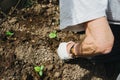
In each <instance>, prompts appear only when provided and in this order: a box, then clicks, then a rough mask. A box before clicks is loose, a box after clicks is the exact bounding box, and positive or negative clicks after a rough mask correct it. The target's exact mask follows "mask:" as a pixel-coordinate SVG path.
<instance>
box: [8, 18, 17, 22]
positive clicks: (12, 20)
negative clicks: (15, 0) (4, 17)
mask: <svg viewBox="0 0 120 80" xmlns="http://www.w3.org/2000/svg"><path fill="white" fill-rule="evenodd" d="M15 22H17V19H16V18H15V17H14V18H12V19H10V20H9V23H15Z"/></svg>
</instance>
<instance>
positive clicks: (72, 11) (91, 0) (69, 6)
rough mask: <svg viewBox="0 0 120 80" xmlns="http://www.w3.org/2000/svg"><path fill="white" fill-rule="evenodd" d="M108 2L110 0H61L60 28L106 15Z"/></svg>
mask: <svg viewBox="0 0 120 80" xmlns="http://www.w3.org/2000/svg"><path fill="white" fill-rule="evenodd" d="M107 3H108V0H60V29H65V28H67V27H68V26H74V25H78V24H82V23H84V22H87V21H89V20H93V19H96V18H99V17H102V16H106V13H105V12H106V8H107ZM82 27H83V26H82ZM77 30H78V29H77Z"/></svg>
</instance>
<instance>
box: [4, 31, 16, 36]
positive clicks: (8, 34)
mask: <svg viewBox="0 0 120 80" xmlns="http://www.w3.org/2000/svg"><path fill="white" fill-rule="evenodd" d="M5 34H6V35H7V36H12V35H13V34H14V33H13V32H10V31H7V32H6V33H5Z"/></svg>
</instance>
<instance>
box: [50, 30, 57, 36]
mask: <svg viewBox="0 0 120 80" xmlns="http://www.w3.org/2000/svg"><path fill="white" fill-rule="evenodd" d="M56 37H57V32H56V31H53V32H51V33H50V34H49V38H56Z"/></svg>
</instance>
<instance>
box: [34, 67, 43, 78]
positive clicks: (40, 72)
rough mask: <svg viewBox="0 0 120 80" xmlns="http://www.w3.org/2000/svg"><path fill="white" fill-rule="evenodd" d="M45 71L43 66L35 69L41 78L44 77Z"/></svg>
mask: <svg viewBox="0 0 120 80" xmlns="http://www.w3.org/2000/svg"><path fill="white" fill-rule="evenodd" d="M43 69H44V66H43V65H41V66H35V67H34V70H35V72H37V73H38V74H39V75H40V76H43Z"/></svg>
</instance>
